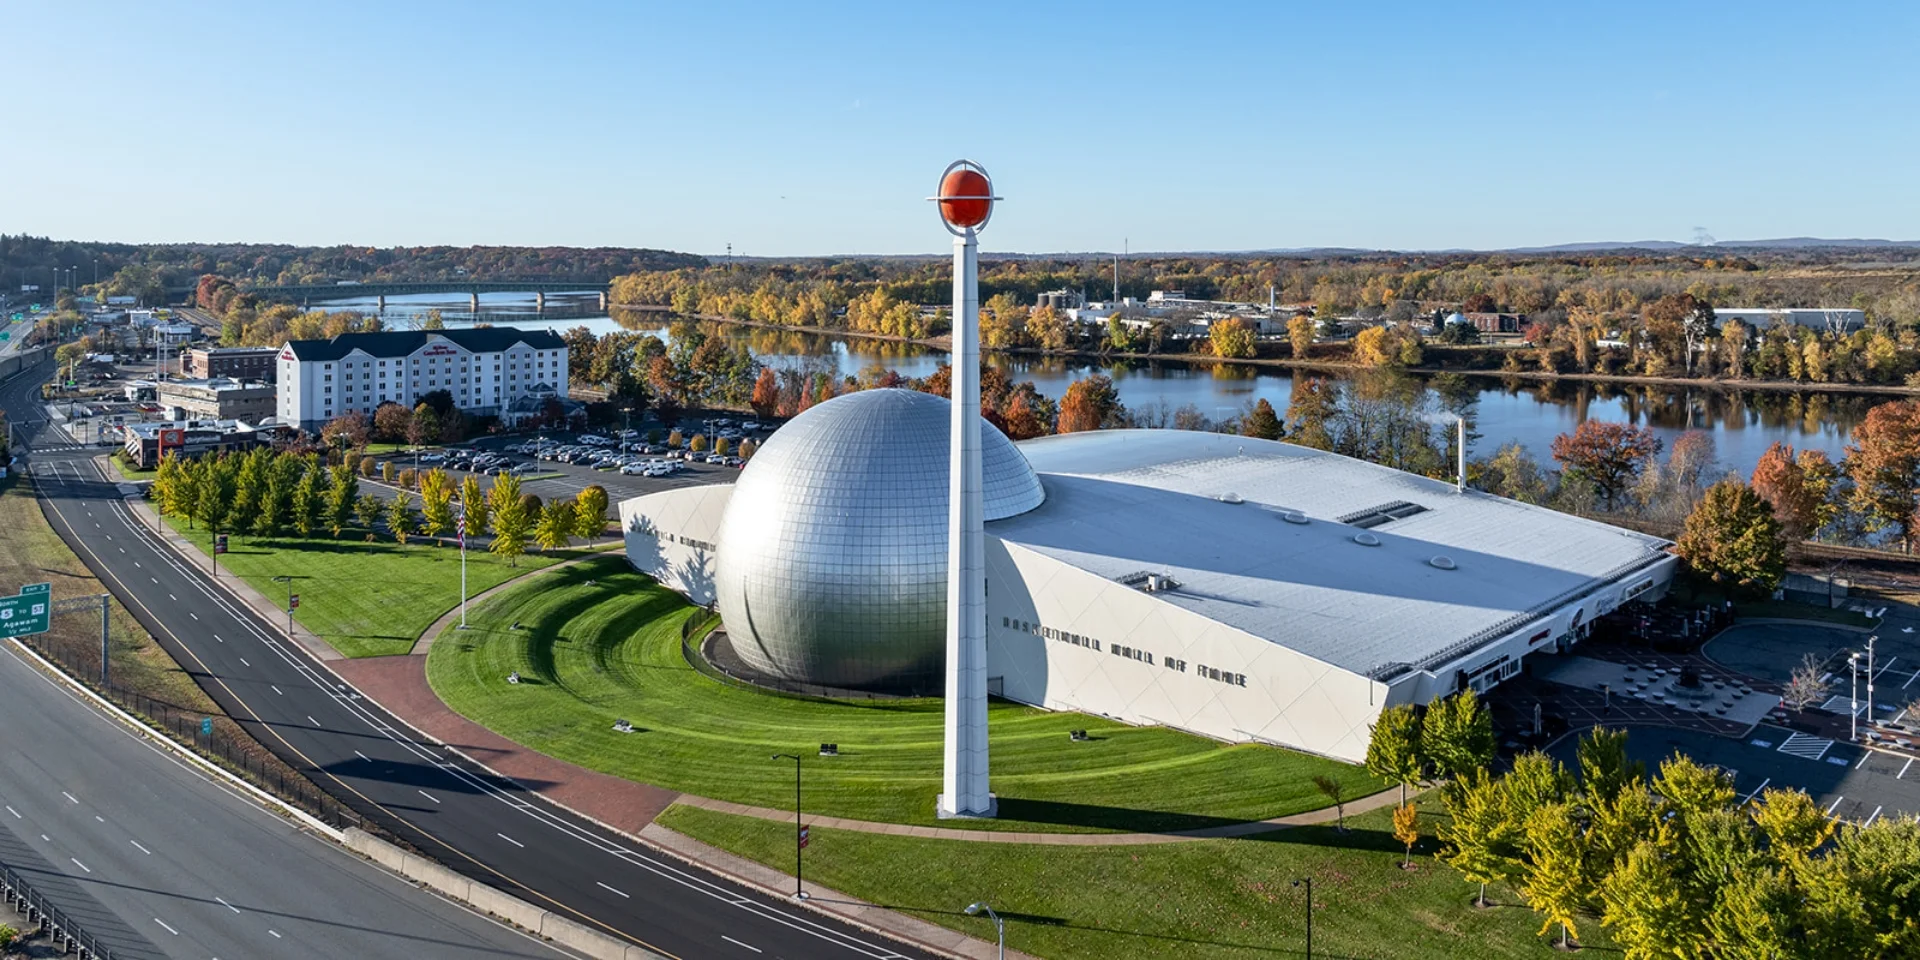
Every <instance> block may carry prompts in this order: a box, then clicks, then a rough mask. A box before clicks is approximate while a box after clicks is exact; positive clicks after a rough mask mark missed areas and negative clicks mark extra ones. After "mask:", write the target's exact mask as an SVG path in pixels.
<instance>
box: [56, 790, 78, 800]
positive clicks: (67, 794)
mask: <svg viewBox="0 0 1920 960" xmlns="http://www.w3.org/2000/svg"><path fill="white" fill-rule="evenodd" d="M60 795H61V796H63V797H66V798H67V799H68V800H72V801H73V802H74V803H79V802H80V801H79V799H77V798H76V797H74V795H73V794H71V793H68V792H66V791H65V790H62V791H60Z"/></svg>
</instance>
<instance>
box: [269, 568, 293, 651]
mask: <svg viewBox="0 0 1920 960" xmlns="http://www.w3.org/2000/svg"><path fill="white" fill-rule="evenodd" d="M273 582H274V583H284V584H286V585H287V640H288V641H289V642H291V641H292V640H293V604H294V593H293V578H292V577H284V576H283V577H274V578H273Z"/></svg>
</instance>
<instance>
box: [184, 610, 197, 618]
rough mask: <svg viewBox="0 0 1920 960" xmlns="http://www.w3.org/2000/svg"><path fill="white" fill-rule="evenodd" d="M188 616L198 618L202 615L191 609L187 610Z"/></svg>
mask: <svg viewBox="0 0 1920 960" xmlns="http://www.w3.org/2000/svg"><path fill="white" fill-rule="evenodd" d="M187 616H189V617H192V618H194V619H195V620H198V619H200V615H199V614H197V613H194V612H193V611H191V610H189V611H187Z"/></svg>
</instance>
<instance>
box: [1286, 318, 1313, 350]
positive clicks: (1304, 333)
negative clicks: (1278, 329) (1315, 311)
mask: <svg viewBox="0 0 1920 960" xmlns="http://www.w3.org/2000/svg"><path fill="white" fill-rule="evenodd" d="M1313 326H1314V325H1313V318H1312V317H1309V316H1307V315H1306V314H1304V313H1302V314H1298V315H1296V316H1295V317H1294V318H1293V319H1291V320H1288V321H1287V343H1288V344H1289V345H1290V346H1292V348H1293V358H1294V359H1295V360H1305V359H1307V358H1308V356H1309V355H1310V354H1311V353H1312V352H1313V333H1314V330H1313Z"/></svg>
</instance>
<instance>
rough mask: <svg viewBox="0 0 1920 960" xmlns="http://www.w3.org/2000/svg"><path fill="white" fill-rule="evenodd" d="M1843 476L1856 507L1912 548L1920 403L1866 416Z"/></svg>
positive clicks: (1887, 406)
mask: <svg viewBox="0 0 1920 960" xmlns="http://www.w3.org/2000/svg"><path fill="white" fill-rule="evenodd" d="M1846 465H1847V475H1848V476H1849V477H1851V478H1853V499H1854V506H1855V507H1856V508H1858V509H1859V510H1860V511H1861V512H1862V513H1865V514H1866V515H1868V516H1870V517H1872V518H1874V519H1876V520H1879V521H1881V522H1882V523H1886V524H1890V525H1892V526H1893V527H1894V528H1895V529H1897V530H1899V531H1900V543H1901V544H1902V545H1903V546H1904V547H1906V548H1907V549H1908V550H1911V549H1912V548H1913V531H1914V525H1915V518H1914V513H1915V511H1916V510H1920V499H1917V498H1916V494H1915V489H1914V485H1915V473H1916V471H1920V403H1915V402H1914V401H1912V400H1900V401H1897V402H1894V403H1883V404H1881V405H1879V406H1877V407H1874V408H1873V409H1872V410H1869V411H1867V417H1866V419H1865V420H1862V421H1861V422H1860V425H1859V426H1858V427H1855V428H1854V430H1853V442H1852V443H1850V444H1848V445H1847V459H1846Z"/></svg>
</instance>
